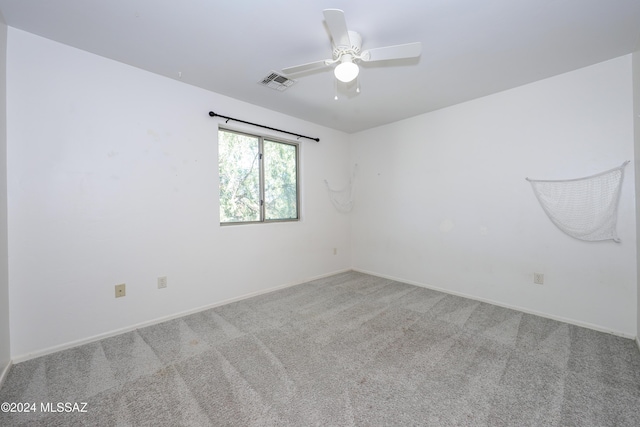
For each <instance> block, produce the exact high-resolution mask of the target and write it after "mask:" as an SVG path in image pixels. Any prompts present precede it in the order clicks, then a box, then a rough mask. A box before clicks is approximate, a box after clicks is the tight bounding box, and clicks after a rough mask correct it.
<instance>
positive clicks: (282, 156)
mask: <svg viewBox="0 0 640 427" xmlns="http://www.w3.org/2000/svg"><path fill="white" fill-rule="evenodd" d="M218 167H219V171H220V223H222V224H238V223H253V222H267V221H295V220H298V219H299V218H300V216H299V205H300V203H299V200H300V197H299V190H298V145H297V144H294V143H291V142H282V141H275V140H272V139H269V138H264V137H261V136H258V135H250V134H246V133H240V132H235V131H230V130H226V129H220V130H219V131H218Z"/></svg>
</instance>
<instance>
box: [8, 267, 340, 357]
mask: <svg viewBox="0 0 640 427" xmlns="http://www.w3.org/2000/svg"><path fill="white" fill-rule="evenodd" d="M347 271H351V268H346V269H342V270H337V271H333V272H331V273H326V274H321V275H318V276H313V277H310V278H307V279H304V280H302V281H297V282H291V283H287V284H284V285H278V286H274V287H272V288H268V289H263V290H260V291H255V292H251V293H248V294H244V295H241V296H238V297H234V298H229V299H226V300H223V301H218V302H215V303H212V304H207V305H204V306H201V307H197V308H194V309H190V310H186V311H181V312H179V313H175V314H170V315H168V316H163V317H159V318H156V319H153V320H148V321H145V322H141V323H137V324H135V325H131V326H127V327H124V328H120V329H115V330H112V331H109V332H104V333H101V334H97V335H93V336H91V337H87V338H82V339H79V340H76V341H71V342H68V343H64V344H59V345H56V346H53V347H48V348H45V349H42V350H37V351H34V352H31V353H27V354H22V355H18V356H13V363H20V362H25V361H27V360H30V359H35V358H36V357H41V356H46V355H47V354H51V353H56V352H58V351H62V350H67V349H70V348H73V347H78V346H81V345H84V344H89V343H92V342H95V341H100V340H102V339H105V338H109V337H113V336H115V335H120V334H124V333H126V332H131V331H135V330H136V329H140V328H144V327H147V326H151V325H156V324H158V323H162V322H166V321H168V320H173V319H177V318H179V317H183V316H188V315H190V314H194V313H198V312H201V311H205V310H209V309H211V308H215V307H219V306H221V305H226V304H230V303H232V302H236V301H241V300H244V299H247V298H252V297H255V296H258V295H262V294H268V293H270V292H274V291H278V290H280V289H285V288H289V287H292V286H297V285H301V284H303V283H307V282H311V281H313V280H318V279H322V278H324V277H329V276H333V275H334V274H340V273H344V272H347Z"/></svg>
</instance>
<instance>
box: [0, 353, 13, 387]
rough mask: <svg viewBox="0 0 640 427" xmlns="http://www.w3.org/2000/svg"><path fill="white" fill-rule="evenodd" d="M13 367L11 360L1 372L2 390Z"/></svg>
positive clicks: (0, 383) (0, 385)
mask: <svg viewBox="0 0 640 427" xmlns="http://www.w3.org/2000/svg"><path fill="white" fill-rule="evenodd" d="M12 365H13V363H12V362H11V360H9V363H7V366H5V367H4V369H3V370H2V372H0V388H2V386H3V385H4V380H6V379H7V375H9V370H10V369H11V366H12Z"/></svg>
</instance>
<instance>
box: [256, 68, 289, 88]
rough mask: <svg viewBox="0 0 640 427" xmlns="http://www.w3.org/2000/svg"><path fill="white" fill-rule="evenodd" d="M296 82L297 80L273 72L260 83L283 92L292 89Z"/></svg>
mask: <svg viewBox="0 0 640 427" xmlns="http://www.w3.org/2000/svg"><path fill="white" fill-rule="evenodd" d="M295 82H296V81H295V80H291V79H288V78H286V77H285V76H283V75H281V74H278V73H276V72H275V71H273V72H271V74H269V75H268V76H267V77H265V78H264V79H262V80H260V81H259V82H258V83H259V84H261V85H263V86H267V87H270V88H271V89H275V90H279V91H280V92H282V91H283V90H287V88H289V87H291V86H292V85H293V84H294V83H295Z"/></svg>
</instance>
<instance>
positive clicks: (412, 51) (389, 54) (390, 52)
mask: <svg viewBox="0 0 640 427" xmlns="http://www.w3.org/2000/svg"><path fill="white" fill-rule="evenodd" d="M421 51H422V43H420V42H415V43H407V44H399V45H396V46H387V47H379V48H376V49H370V50H365V51H364V52H362V55H361V57H362V60H363V61H386V60H389V59H402V58H415V57H418V56H420V52H421Z"/></svg>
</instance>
